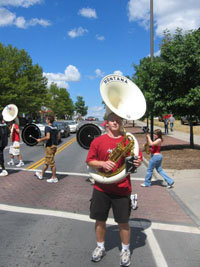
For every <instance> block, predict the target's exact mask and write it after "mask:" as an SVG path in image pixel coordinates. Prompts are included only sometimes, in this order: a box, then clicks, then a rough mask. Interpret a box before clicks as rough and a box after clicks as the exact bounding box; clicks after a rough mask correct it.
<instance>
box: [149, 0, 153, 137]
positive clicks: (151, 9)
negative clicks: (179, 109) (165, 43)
mask: <svg viewBox="0 0 200 267" xmlns="http://www.w3.org/2000/svg"><path fill="white" fill-rule="evenodd" d="M150 32H151V62H153V56H154V47H153V0H150ZM153 117H154V116H153V110H151V139H152V140H153V124H154V123H153Z"/></svg>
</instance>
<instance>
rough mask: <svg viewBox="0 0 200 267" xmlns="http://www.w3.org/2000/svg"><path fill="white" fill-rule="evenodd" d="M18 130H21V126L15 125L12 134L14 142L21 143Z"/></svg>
mask: <svg viewBox="0 0 200 267" xmlns="http://www.w3.org/2000/svg"><path fill="white" fill-rule="evenodd" d="M16 129H19V126H18V125H17V124H14V129H13V133H12V142H15V141H17V142H19V141H20V135H19V133H18V132H17V131H16Z"/></svg>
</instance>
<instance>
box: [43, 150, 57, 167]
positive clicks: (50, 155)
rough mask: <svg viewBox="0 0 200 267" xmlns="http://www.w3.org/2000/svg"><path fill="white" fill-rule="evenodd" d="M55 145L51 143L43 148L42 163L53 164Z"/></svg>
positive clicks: (52, 165)
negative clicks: (43, 156) (43, 160)
mask: <svg viewBox="0 0 200 267" xmlns="http://www.w3.org/2000/svg"><path fill="white" fill-rule="evenodd" d="M56 150H57V147H56V146H54V145H52V146H47V147H46V148H45V162H44V164H46V165H49V166H51V167H54V166H55V159H54V157H55V154H56Z"/></svg>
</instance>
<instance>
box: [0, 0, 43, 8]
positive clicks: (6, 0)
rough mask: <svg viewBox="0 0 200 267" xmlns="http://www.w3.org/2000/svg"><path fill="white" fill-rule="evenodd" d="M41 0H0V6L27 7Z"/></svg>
mask: <svg viewBox="0 0 200 267" xmlns="http://www.w3.org/2000/svg"><path fill="white" fill-rule="evenodd" d="M41 2H43V0H0V6H16V7H18V6H21V7H29V6H32V5H35V4H40V3H41Z"/></svg>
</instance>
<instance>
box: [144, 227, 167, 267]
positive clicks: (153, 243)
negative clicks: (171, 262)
mask: <svg viewBox="0 0 200 267" xmlns="http://www.w3.org/2000/svg"><path fill="white" fill-rule="evenodd" d="M144 232H145V234H146V235H147V241H148V243H149V247H150V249H151V252H152V254H153V257H154V260H155V262H156V266H158V267H160V266H162V267H168V264H167V262H166V260H165V257H164V255H163V253H162V250H161V248H160V246H159V244H158V242H157V240H156V238H155V236H154V233H153V231H152V230H151V228H148V229H145V230H144Z"/></svg>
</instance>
